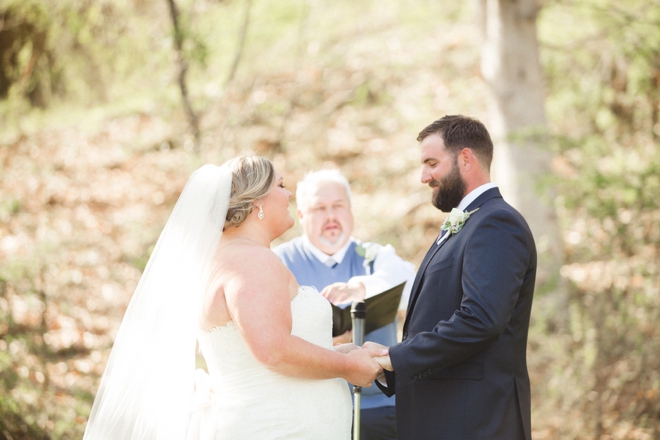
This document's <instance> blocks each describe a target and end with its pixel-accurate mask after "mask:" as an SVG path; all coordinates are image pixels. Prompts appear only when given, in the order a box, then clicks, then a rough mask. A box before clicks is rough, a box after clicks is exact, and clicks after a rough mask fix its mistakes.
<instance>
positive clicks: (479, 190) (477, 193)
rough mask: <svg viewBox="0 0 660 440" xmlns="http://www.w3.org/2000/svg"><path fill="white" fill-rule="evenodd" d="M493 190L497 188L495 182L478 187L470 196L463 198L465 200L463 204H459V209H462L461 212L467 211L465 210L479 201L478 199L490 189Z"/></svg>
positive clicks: (462, 201)
mask: <svg viewBox="0 0 660 440" xmlns="http://www.w3.org/2000/svg"><path fill="white" fill-rule="evenodd" d="M492 188H497V184H496V183H493V182H488V183H484V184H483V185H481V186H478V187H476V188H475V189H473V190H472V191H470V193H469V194H468V195H466V196H465V197H463V200H461V203H459V204H458V206H457V208H458V209H460V210H461V211H465V209H466V208H467V207H468V206H470V203H472V202H474V201H475V200H477V197H479V196H480V195H482V194H483V193H485V192H486V191H488V190H489V189H492Z"/></svg>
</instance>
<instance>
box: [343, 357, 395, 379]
mask: <svg viewBox="0 0 660 440" xmlns="http://www.w3.org/2000/svg"><path fill="white" fill-rule="evenodd" d="M386 355H387V349H385V350H383V349H375V350H367V349H362V350H353V351H351V352H350V353H348V354H347V356H349V357H350V358H351V361H352V367H351V369H350V370H349V371H348V372H347V374H346V375H345V377H344V379H346V380H347V381H348V382H350V383H352V384H354V385H358V386H361V387H364V388H367V387H370V386H371V384H372V382H373V381H374V380H375V379H376V377H377V376H378V374H380V372H381V371H383V369H382V368H381V367H380V365H378V362H376V361H375V360H374V359H375V358H377V357H379V356H386Z"/></svg>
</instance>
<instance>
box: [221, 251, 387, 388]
mask: <svg viewBox="0 0 660 440" xmlns="http://www.w3.org/2000/svg"><path fill="white" fill-rule="evenodd" d="M241 257H242V258H240V259H237V262H236V265H235V266H234V269H235V270H234V271H233V272H234V275H233V276H232V277H231V278H229V279H227V281H226V283H225V286H224V293H225V298H226V301H227V307H228V309H229V312H230V314H231V315H232V319H233V320H234V322H235V324H236V325H237V327H238V328H239V330H240V332H241V334H242V336H243V338H244V340H245V342H246V344H247V346H248V347H249V349H250V351H251V352H252V354H253V355H254V356H255V357H256V358H257V360H258V361H259V362H261V363H262V364H264V365H265V366H266V367H267V368H268V369H270V370H272V371H276V372H278V373H280V374H283V375H286V376H294V377H304V378H314V379H327V378H332V377H342V378H344V379H346V380H347V381H349V382H351V383H353V384H356V385H361V386H370V385H371V383H372V381H373V380H374V378H375V377H376V375H377V374H378V373H379V372H380V367H379V366H378V364H377V362H376V361H374V360H373V358H372V356H381V355H383V354H384V353H383V350H354V351H351V352H350V353H346V354H345V353H340V352H337V351H335V350H328V349H324V348H322V347H319V346H317V345H315V344H312V343H309V342H307V341H305V340H303V339H301V338H299V337H297V336H293V335H291V325H292V324H291V322H292V321H291V298H292V296H293V295H295V291H294V289H296V290H297V285H296V283H295V278H293V276H292V275H291V272H289V270H288V269H286V267H285V266H284V265H283V264H282V263H281V262H280V260H279V259H278V258H277V257H276V256H275V254H273V253H272V252H270V251H269V250H260V249H255V250H251V251H249V252H246V255H242V256H241ZM238 260H240V261H241V262H242V264H241V263H239V261H238ZM246 262H249V263H247V264H246ZM385 354H386V351H385Z"/></svg>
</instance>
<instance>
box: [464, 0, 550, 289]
mask: <svg viewBox="0 0 660 440" xmlns="http://www.w3.org/2000/svg"><path fill="white" fill-rule="evenodd" d="M473 4H474V7H475V8H474V9H475V12H476V18H477V23H478V25H479V27H480V30H481V33H482V37H483V41H482V59H481V71H482V75H483V77H484V79H485V80H486V82H487V83H488V85H489V86H490V89H491V91H492V99H491V100H490V104H491V107H490V111H489V113H490V119H491V120H490V121H489V127H490V129H491V133H492V134H493V138H494V142H495V157H494V160H493V180H494V181H495V182H497V183H498V184H499V186H500V188H501V190H502V193H503V195H504V197H505V198H506V199H507V200H508V201H509V202H510V203H511V204H512V205H514V206H515V207H516V208H518V209H519V210H520V211H521V212H522V213H523V215H524V216H525V218H526V219H527V221H528V222H529V224H530V227H531V228H532V232H533V233H534V236H535V239H536V242H537V246H538V252H539V257H540V260H539V261H540V264H539V273H538V279H537V283H538V284H540V285H543V284H544V283H546V282H548V281H556V280H558V276H557V274H558V269H559V266H560V264H561V260H562V246H561V239H560V236H559V228H558V225H557V222H556V216H555V212H554V208H553V206H552V198H551V195H550V194H549V190H548V188H547V187H544V188H540V187H539V186H540V183H541V180H542V179H543V177H544V176H547V175H548V173H549V172H550V165H551V159H552V157H551V155H550V152H549V150H548V149H546V148H545V146H544V142H543V138H544V137H543V133H544V131H545V128H546V116H545V108H544V102H545V97H544V84H543V71H542V69H541V65H540V62H539V49H538V41H537V36H536V18H537V14H538V11H539V6H538V5H537V2H536V0H473Z"/></svg>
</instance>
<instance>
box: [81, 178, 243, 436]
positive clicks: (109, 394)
mask: <svg viewBox="0 0 660 440" xmlns="http://www.w3.org/2000/svg"><path fill="white" fill-rule="evenodd" d="M231 183H232V173H231V170H230V169H229V167H227V166H222V167H217V166H214V165H204V166H203V167H201V168H199V169H198V170H197V171H195V172H194V173H193V175H192V176H191V177H190V179H189V180H188V182H187V183H186V186H185V187H184V189H183V192H182V193H181V196H180V197H179V200H178V201H177V203H176V205H175V207H174V210H173V212H172V214H171V215H170V218H169V219H168V221H167V224H166V225H165V228H164V229H163V232H162V233H161V234H160V237H159V238H158V242H157V244H156V247H155V249H154V251H153V253H152V255H151V258H150V259H149V262H148V264H147V267H146V269H145V271H144V273H143V275H142V278H141V279H140V282H139V284H138V286H137V288H136V290H135V293H134V294H133V297H132V299H131V302H130V304H129V306H128V309H127V310H126V314H125V316H124V319H123V321H122V323H121V326H120V328H119V332H118V334H117V338H116V339H115V343H114V346H113V348H112V352H111V354H110V358H109V360H108V364H107V366H106V369H105V372H104V374H103V378H102V380H101V384H100V386H99V390H98V393H97V395H96V399H95V400H94V405H93V406H92V411H91V414H90V417H89V422H88V424H87V428H86V430H85V436H84V439H90V440H97V439H112V440H116V439H122V440H125V439H140V440H142V439H164V438H168V439H169V438H171V439H177V438H178V439H184V438H185V436H186V429H187V425H188V417H189V409H190V403H191V396H192V393H193V380H194V370H195V331H196V329H197V327H198V317H199V313H200V310H201V301H202V297H203V292H204V289H205V288H206V285H207V282H208V280H209V276H210V271H211V270H210V269H211V264H212V261H213V255H214V253H215V251H216V249H217V246H218V242H219V241H220V237H221V236H222V228H223V226H224V223H225V217H226V215H227V205H228V203H229V198H230V193H231Z"/></svg>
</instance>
